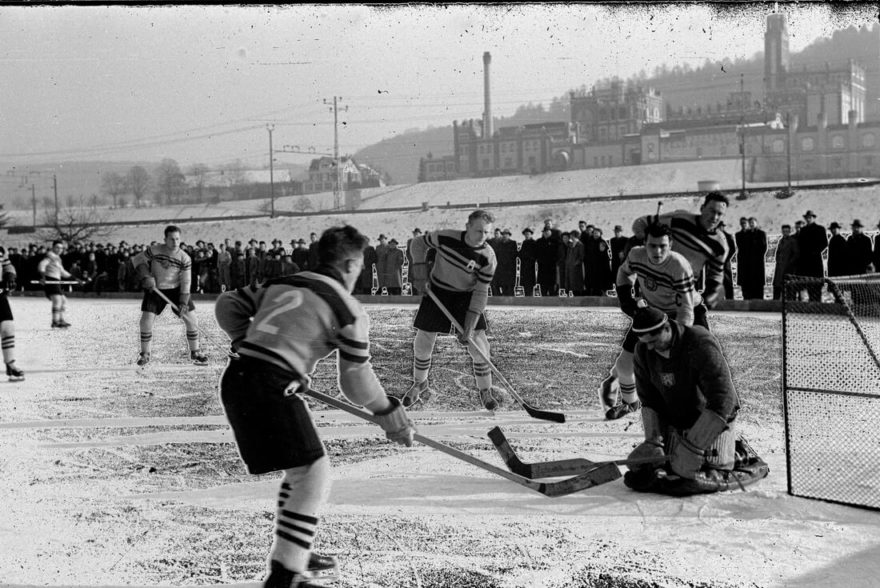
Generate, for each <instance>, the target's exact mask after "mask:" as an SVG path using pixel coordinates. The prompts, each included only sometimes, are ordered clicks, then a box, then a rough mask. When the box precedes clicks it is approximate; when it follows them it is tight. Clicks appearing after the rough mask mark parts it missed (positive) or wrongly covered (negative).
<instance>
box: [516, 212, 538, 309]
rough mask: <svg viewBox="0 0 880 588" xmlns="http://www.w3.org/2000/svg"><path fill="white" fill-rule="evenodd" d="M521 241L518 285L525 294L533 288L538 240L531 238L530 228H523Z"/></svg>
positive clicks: (530, 292) (531, 291)
mask: <svg viewBox="0 0 880 588" xmlns="http://www.w3.org/2000/svg"><path fill="white" fill-rule="evenodd" d="M522 234H523V242H522V244H521V245H520V247H519V285H520V286H522V289H523V290H524V292H525V295H526V296H531V295H532V294H533V293H534V290H535V283H536V282H535V269H536V268H537V262H538V242H537V241H535V240H534V239H533V238H532V229H529V228H525V229H523V232H522Z"/></svg>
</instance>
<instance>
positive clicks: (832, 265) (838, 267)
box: [828, 221, 849, 277]
mask: <svg viewBox="0 0 880 588" xmlns="http://www.w3.org/2000/svg"><path fill="white" fill-rule="evenodd" d="M828 230H829V231H831V238H830V239H828V277H831V276H845V275H847V274H848V273H849V262H848V260H847V258H846V238H845V237H844V236H843V235H841V234H840V224H839V223H838V222H837V221H834V222H833V223H831V224H830V225H828Z"/></svg>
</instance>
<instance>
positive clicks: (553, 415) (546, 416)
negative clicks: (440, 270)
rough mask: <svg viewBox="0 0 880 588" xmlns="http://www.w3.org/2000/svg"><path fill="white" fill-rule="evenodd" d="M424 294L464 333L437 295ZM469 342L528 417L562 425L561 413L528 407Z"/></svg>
mask: <svg viewBox="0 0 880 588" xmlns="http://www.w3.org/2000/svg"><path fill="white" fill-rule="evenodd" d="M425 292H427V293H428V296H430V297H431V300H433V301H434V304H436V305H437V308H439V309H440V311H441V312H442V313H443V315H444V316H445V317H446V318H447V319H449V322H451V323H452V325H453V326H454V327H455V328H456V330H457V331H458V332H459V333H464V328H463V327H462V326H461V325H460V324H459V322H458V321H457V320H455V317H454V316H452V314H451V313H450V312H449V310H447V309H446V307H445V306H444V305H443V303H442V302H440V300H439V299H438V298H437V295H436V294H434V292H432V291H431V288H430V287H427V286H426V288H425ZM469 342H470V344H471V346H472V347H473V348H474V349H476V350H477V354H478V355H479V356H480V357H481V358H483V361H485V362H486V363H487V364H488V365H489V369H490V370H492V373H493V374H495V377H497V378H498V379H499V380H500V381H501V382H502V383H503V384H504V385H505V386H506V387H507V390H508V392H510V395H511V396H513V398H514V400H516V401H517V402H519V404H520V406H522V407H523V409H524V410H525V411H526V412H527V413H528V414H529V416H531V417H533V418H536V419H542V420H545V421H553V422H554V423H564V422H565V415H564V414H562V413H559V412H550V411H547V410H541V409H539V408H535V407H534V406H530V405H529V404H528V403H527V402H526V401H525V400H523V399H522V397H521V396H520V395H519V394H518V393H517V391H516V390H514V388H513V386H512V385H511V384H510V382H508V381H507V378H505V377H504V374H502V373H501V372H499V371H498V368H496V367H495V365H494V364H493V363H492V361H491V360H490V359H489V357H488V356H487V355H486V354H485V353H483V350H482V349H480V348H479V347H478V346H477V345H476V344H475V343H474V341H473V339H470V340H469Z"/></svg>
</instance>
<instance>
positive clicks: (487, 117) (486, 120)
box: [483, 51, 492, 139]
mask: <svg viewBox="0 0 880 588" xmlns="http://www.w3.org/2000/svg"><path fill="white" fill-rule="evenodd" d="M490 63H492V56H491V55H490V54H489V52H488V51H486V52H485V53H483V138H484V139H488V138H490V137H491V136H492V100H491V99H490V93H489V64H490Z"/></svg>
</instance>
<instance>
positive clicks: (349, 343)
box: [339, 335, 370, 349]
mask: <svg viewBox="0 0 880 588" xmlns="http://www.w3.org/2000/svg"><path fill="white" fill-rule="evenodd" d="M339 342H340V343H342V344H343V345H345V346H346V347H351V348H353V349H369V347H370V345H369V343H367V342H366V341H356V340H354V339H350V338H348V337H345V336H343V335H339Z"/></svg>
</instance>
